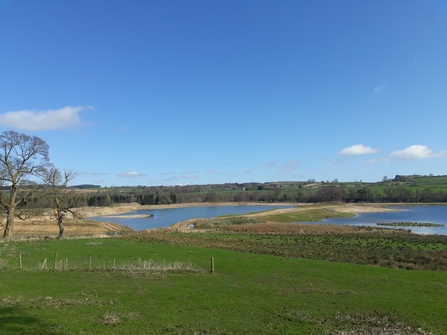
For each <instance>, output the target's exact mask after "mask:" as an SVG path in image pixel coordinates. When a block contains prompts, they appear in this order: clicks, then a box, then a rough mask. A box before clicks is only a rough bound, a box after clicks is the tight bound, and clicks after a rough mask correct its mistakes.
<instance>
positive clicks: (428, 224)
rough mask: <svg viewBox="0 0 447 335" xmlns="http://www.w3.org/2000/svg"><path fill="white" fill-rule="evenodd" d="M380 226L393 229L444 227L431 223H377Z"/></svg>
mask: <svg viewBox="0 0 447 335" xmlns="http://www.w3.org/2000/svg"><path fill="white" fill-rule="evenodd" d="M377 225H378V226H391V227H442V226H444V225H443V224H439V223H430V222H377Z"/></svg>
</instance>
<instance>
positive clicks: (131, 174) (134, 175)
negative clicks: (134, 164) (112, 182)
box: [117, 171, 144, 178]
mask: <svg viewBox="0 0 447 335" xmlns="http://www.w3.org/2000/svg"><path fill="white" fill-rule="evenodd" d="M117 176H118V177H119V178H137V177H142V176H144V174H143V173H139V172H133V171H131V172H123V173H118V174H117Z"/></svg>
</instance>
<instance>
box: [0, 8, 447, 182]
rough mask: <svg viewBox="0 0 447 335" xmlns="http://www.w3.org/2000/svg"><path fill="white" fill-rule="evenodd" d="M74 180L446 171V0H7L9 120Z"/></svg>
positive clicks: (0, 125)
mask: <svg viewBox="0 0 447 335" xmlns="http://www.w3.org/2000/svg"><path fill="white" fill-rule="evenodd" d="M5 130H15V131H18V132H23V133H26V134H29V135H36V136H39V137H41V138H42V139H44V140H45V141H46V142H47V143H48V144H49V146H50V158H51V161H52V162H53V163H54V164H55V165H56V166H58V167H60V168H62V169H71V170H75V171H77V172H78V176H77V178H76V179H75V181H74V183H75V184H83V183H93V184H99V185H101V186H113V185H115V186H121V185H185V184H211V183H225V182H239V183H243V182H267V181H286V180H287V181H289V180H296V181H300V180H308V179H316V180H317V181H320V180H324V181H326V180H329V181H332V180H334V179H338V180H339V181H354V180H362V181H379V180H381V179H382V178H383V176H388V177H394V175H396V174H430V173H432V174H434V175H441V174H447V136H446V130H447V2H446V1H435V0H433V1H427V0H420V1H415V0H395V1H380V0H378V1H358V0H352V1H347V0H340V1H329V0H327V1H319V0H315V1H291V0H284V1H273V0H269V1H264V0H237V1H233V0H225V1H220V0H217V1H209V0H203V1H198V0H190V1H180V0H175V1H174V0H172V1H169V0H153V1H146V0H134V1H117V0H107V1H106V0H76V1H68V0H39V1H31V0H0V131H5Z"/></svg>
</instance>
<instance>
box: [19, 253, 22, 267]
mask: <svg viewBox="0 0 447 335" xmlns="http://www.w3.org/2000/svg"><path fill="white" fill-rule="evenodd" d="M19 266H20V270H22V253H21V252H20V253H19Z"/></svg>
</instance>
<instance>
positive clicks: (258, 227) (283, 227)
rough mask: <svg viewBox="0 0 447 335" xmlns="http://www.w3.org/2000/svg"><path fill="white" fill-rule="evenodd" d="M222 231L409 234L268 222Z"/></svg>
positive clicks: (228, 228) (378, 229)
mask: <svg viewBox="0 0 447 335" xmlns="http://www.w3.org/2000/svg"><path fill="white" fill-rule="evenodd" d="M220 228H221V229H222V230H225V231H231V232H235V233H248V234H280V235H297V234H306V235H326V234H330V235H332V234H364V233H368V232H371V233H377V232H384V233H387V234H390V233H395V232H398V233H399V234H400V233H407V231H406V230H405V231H402V230H392V229H387V228H376V227H359V226H348V225H330V224H320V223H316V224H300V223H276V222H266V223H259V224H242V225H226V226H222V227H220Z"/></svg>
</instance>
